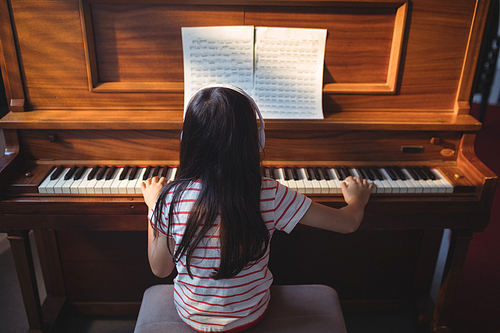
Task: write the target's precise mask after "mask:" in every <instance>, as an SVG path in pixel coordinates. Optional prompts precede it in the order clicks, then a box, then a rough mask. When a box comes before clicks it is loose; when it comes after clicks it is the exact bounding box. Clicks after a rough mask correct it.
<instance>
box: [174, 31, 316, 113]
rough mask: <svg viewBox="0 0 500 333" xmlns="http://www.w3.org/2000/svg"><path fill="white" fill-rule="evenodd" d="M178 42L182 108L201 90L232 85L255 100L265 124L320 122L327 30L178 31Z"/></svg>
mask: <svg viewBox="0 0 500 333" xmlns="http://www.w3.org/2000/svg"><path fill="white" fill-rule="evenodd" d="M254 31H255V34H254ZM254 35H255V38H254ZM182 40H183V51H184V92H185V94H184V95H185V97H184V105H185V106H186V105H187V103H188V102H189V99H190V97H191V96H192V94H193V93H194V92H196V91H197V90H198V89H199V88H201V87H203V86H206V85H209V84H231V85H235V86H238V87H240V88H242V89H243V90H245V91H246V92H247V93H249V94H250V95H251V96H252V97H253V98H254V99H255V100H256V102H257V104H258V105H259V108H260V110H261V112H262V114H263V116H264V118H268V119H269V118H282V119H304V118H308V119H322V118H323V108H322V84H323V62H324V53H325V42H326V30H324V29H295V28H270V27H257V28H255V29H254V27H253V26H238V27H196V28H182ZM254 53H255V56H254Z"/></svg>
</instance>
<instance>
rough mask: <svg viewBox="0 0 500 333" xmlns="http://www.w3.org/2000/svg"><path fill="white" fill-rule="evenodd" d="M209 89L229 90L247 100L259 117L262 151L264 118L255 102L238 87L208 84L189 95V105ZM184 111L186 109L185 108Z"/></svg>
mask: <svg viewBox="0 0 500 333" xmlns="http://www.w3.org/2000/svg"><path fill="white" fill-rule="evenodd" d="M209 88H227V89H231V90H234V91H236V92H238V93H240V94H242V95H243V96H245V97H246V98H247V100H248V101H249V102H250V105H252V107H253V109H254V111H255V113H256V115H257V117H259V121H260V128H259V147H260V151H263V150H264V146H265V144H266V136H265V131H264V130H265V127H266V124H265V122H264V118H263V117H262V114H261V112H260V110H259V107H258V106H257V103H255V101H254V100H253V98H252V97H250V95H248V94H247V93H246V92H245V91H244V90H243V89H241V88H239V87H236V86H233V85H229V84H210V85H207V86H204V87H202V88H200V89H198V90H197V91H196V92H195V93H194V94H193V95H191V98H190V99H189V103H188V104H187V105H189V104H191V101H192V100H193V98H194V96H196V94H198V93H199V92H200V91H202V90H205V89H209ZM186 109H187V106H186ZM181 140H182V133H181Z"/></svg>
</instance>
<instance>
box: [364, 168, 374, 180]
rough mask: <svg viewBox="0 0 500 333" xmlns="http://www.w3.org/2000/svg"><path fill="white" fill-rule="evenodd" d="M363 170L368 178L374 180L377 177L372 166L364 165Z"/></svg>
mask: <svg viewBox="0 0 500 333" xmlns="http://www.w3.org/2000/svg"><path fill="white" fill-rule="evenodd" d="M363 170H364V171H365V173H366V175H367V176H368V179H369V180H371V181H374V180H376V179H378V177H377V176H376V175H375V173H374V172H373V170H372V168H370V167H364V168H363Z"/></svg>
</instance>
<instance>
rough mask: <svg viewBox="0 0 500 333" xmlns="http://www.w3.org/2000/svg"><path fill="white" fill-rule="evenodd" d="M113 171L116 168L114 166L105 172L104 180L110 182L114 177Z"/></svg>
mask: <svg viewBox="0 0 500 333" xmlns="http://www.w3.org/2000/svg"><path fill="white" fill-rule="evenodd" d="M115 171H116V167H115V166H114V165H113V166H111V167H109V169H108V171H106V175H105V176H104V179H105V180H110V179H111V178H113V176H114V175H115Z"/></svg>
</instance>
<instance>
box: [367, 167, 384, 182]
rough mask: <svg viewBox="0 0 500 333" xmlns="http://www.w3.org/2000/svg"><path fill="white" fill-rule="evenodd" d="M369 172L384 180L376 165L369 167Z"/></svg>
mask: <svg viewBox="0 0 500 333" xmlns="http://www.w3.org/2000/svg"><path fill="white" fill-rule="evenodd" d="M369 168H370V170H371V172H372V173H373V174H374V175H375V178H377V179H378V180H385V178H384V176H383V175H382V173H381V172H380V170H379V169H378V168H377V167H369Z"/></svg>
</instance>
